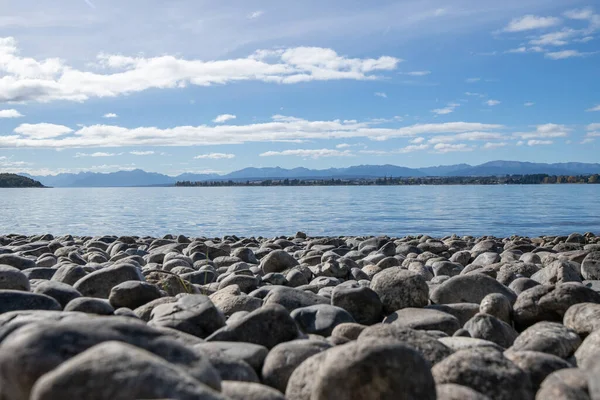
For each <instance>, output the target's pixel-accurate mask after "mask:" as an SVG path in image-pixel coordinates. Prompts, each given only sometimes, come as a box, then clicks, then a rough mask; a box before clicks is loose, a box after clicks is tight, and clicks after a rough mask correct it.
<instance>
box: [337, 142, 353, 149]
mask: <svg viewBox="0 0 600 400" xmlns="http://www.w3.org/2000/svg"><path fill="white" fill-rule="evenodd" d="M348 147H350V145H349V144H348V143H340V144H338V145H337V146H335V148H336V149H347V148H348Z"/></svg>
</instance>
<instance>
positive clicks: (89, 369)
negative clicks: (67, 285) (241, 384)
mask: <svg viewBox="0 0 600 400" xmlns="http://www.w3.org/2000/svg"><path fill="white" fill-rule="evenodd" d="M144 398H146V399H150V398H153V399H158V398H177V399H181V400H185V399H189V400H195V399H206V400H209V399H214V400H218V399H223V400H224V399H225V397H224V396H222V395H221V394H220V393H219V392H217V391H216V390H214V389H211V388H210V387H209V386H207V385H205V384H204V383H201V382H199V381H198V380H196V379H195V378H194V377H192V376H190V375H188V373H187V372H186V371H185V370H184V369H182V368H179V367H176V366H175V365H173V364H170V363H169V362H167V361H166V360H164V359H163V358H161V357H158V356H156V355H154V354H152V353H149V352H147V351H145V350H142V349H139V348H137V347H134V346H131V345H128V344H125V343H119V342H106V343H102V344H99V345H96V346H94V347H92V348H90V349H89V350H87V351H85V352H83V353H81V354H79V355H77V356H75V357H73V358H72V359H70V360H68V361H66V362H65V363H63V364H61V365H60V366H59V367H58V368H56V369H55V370H53V371H51V372H49V373H47V374H45V375H44V376H42V377H41V378H40V379H39V380H38V381H37V382H36V384H35V386H34V388H33V390H32V394H31V399H32V400H54V399H82V400H83V399H85V400H88V399H89V400H130V399H144Z"/></svg>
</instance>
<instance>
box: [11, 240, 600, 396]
mask: <svg viewBox="0 0 600 400" xmlns="http://www.w3.org/2000/svg"><path fill="white" fill-rule="evenodd" d="M599 291H600V237H596V236H595V235H594V234H592V233H583V234H578V233H573V234H571V235H569V236H541V237H535V238H528V237H520V236H511V237H506V238H496V237H491V236H484V237H471V236H456V235H453V236H447V237H443V238H433V237H429V236H426V235H421V236H410V237H401V238H394V237H310V236H307V235H306V234H304V233H302V232H298V233H297V234H295V235H293V236H281V237H276V238H262V237H256V238H255V237H245V238H242V237H236V236H233V235H232V236H225V237H221V238H206V237H187V236H183V235H180V236H172V235H167V236H165V237H162V238H154V237H132V236H122V237H117V236H97V237H75V236H60V237H58V236H57V237H54V236H52V235H50V234H45V235H37V236H24V235H16V234H10V235H3V236H0V399H2V400H28V399H32V400H50V399H80V400H81V399H84V400H85V399H89V400H96V399H97V400H120V399H123V400H129V399H184V400H185V399H190V400H192V399H232V400H238V399H240V400H241V399H248V400H259V399H260V400H262V399H265V400H278V399H289V400H309V399H310V400H324V399H339V400H342V399H353V400H354V399H356V400H359V399H361V400H363V399H364V400H379V399H382V400H384V399H414V400H417V399H423V400H429V399H440V400H459V399H460V400H471V399H472V400H484V399H489V400H496V399H498V400H503V399H507V400H516V399H525V400H527V399H536V400H546V399H577V400H578V399H582V400H588V399H590V400H594V399H600V293H599Z"/></svg>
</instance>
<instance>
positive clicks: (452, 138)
mask: <svg viewBox="0 0 600 400" xmlns="http://www.w3.org/2000/svg"><path fill="white" fill-rule="evenodd" d="M501 139H504V136H503V135H501V134H499V133H494V132H464V133H458V134H456V135H442V136H434V137H432V138H431V139H429V143H432V144H435V143H450V142H458V141H462V140H469V141H474V140H501Z"/></svg>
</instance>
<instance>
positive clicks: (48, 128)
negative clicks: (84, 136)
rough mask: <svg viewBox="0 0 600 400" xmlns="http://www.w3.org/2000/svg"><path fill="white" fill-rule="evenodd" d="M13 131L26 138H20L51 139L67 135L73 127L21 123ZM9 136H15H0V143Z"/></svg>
mask: <svg viewBox="0 0 600 400" xmlns="http://www.w3.org/2000/svg"><path fill="white" fill-rule="evenodd" d="M14 132H15V133H18V134H19V135H21V136H24V137H26V138H22V139H21V140H43V139H51V138H57V137H59V136H64V135H67V134H69V133H71V132H73V129H71V128H69V127H68V126H64V125H55V124H47V123H41V124H21V125H19V126H18V127H16V128H15V130H14ZM10 138H16V137H15V136H4V137H1V136H0V143H2V141H3V139H5V140H9V139H10Z"/></svg>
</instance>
